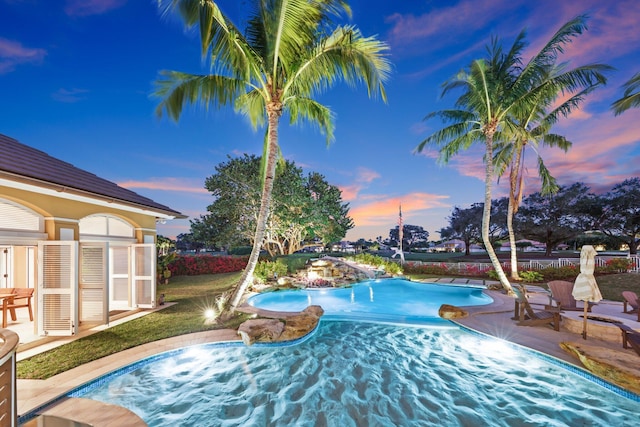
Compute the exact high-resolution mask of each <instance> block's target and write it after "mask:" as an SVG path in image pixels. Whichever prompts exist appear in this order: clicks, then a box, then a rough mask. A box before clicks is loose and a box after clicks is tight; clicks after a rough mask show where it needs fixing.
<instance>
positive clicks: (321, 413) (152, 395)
mask: <svg viewBox="0 0 640 427" xmlns="http://www.w3.org/2000/svg"><path fill="white" fill-rule="evenodd" d="M534 354H535V353H533V352H530V351H526V350H522V349H519V348H518V347H517V346H515V345H512V344H510V343H507V342H504V341H500V340H497V339H493V338H487V337H484V336H481V335H478V334H474V333H469V332H466V331H464V330H462V329H440V328H423V327H401V326H397V325H376V324H372V323H363V322H346V321H322V322H321V323H320V326H319V328H318V330H317V331H316V333H315V334H314V335H313V336H312V337H310V338H309V339H307V340H306V341H304V342H301V343H296V344H295V345H290V346H273V345H270V346H264V345H263V346H256V345H254V346H252V347H246V346H244V345H241V344H231V343H218V344H207V345H199V346H195V347H191V348H185V349H181V350H177V351H173V352H169V353H167V354H164V355H160V356H156V357H154V358H151V359H148V360H143V361H140V362H138V363H137V364H135V365H132V366H130V367H127V368H123V369H122V370H119V371H118V372H116V373H115V374H113V375H111V376H109V377H107V378H103V379H102V380H101V381H96V382H94V383H92V384H89V385H87V386H85V387H83V388H80V389H79V390H77V391H75V392H74V393H72V394H71V396H72V397H84V398H90V399H95V400H99V401H103V402H107V403H112V404H116V405H121V406H124V407H126V408H129V409H130V410H132V411H134V412H135V413H137V414H138V415H139V416H140V417H142V418H143V419H144V420H145V422H147V423H148V424H149V425H150V426H238V425H242V426H265V425H269V426H292V425H295V426H340V427H342V426H396V425H403V426H410V425H424V426H429V425H446V426H476V425H477V426H488V425H491V426H515V425H527V426H533V425H536V426H537V425H539V426H575V425H589V426H625V425H629V426H631V425H636V422H637V416H638V413H639V412H640V399H639V398H638V396H635V395H632V394H628V396H627V397H624V396H622V395H621V394H624V392H621V391H620V390H619V389H617V388H615V387H613V386H610V385H607V384H606V383H604V385H602V384H603V383H602V382H600V383H596V382H593V381H589V380H586V379H585V378H590V379H592V380H593V379H594V377H591V376H590V375H588V374H586V373H585V372H584V371H582V370H580V369H577V368H573V367H569V365H562V366H561V362H558V361H557V360H555V359H552V358H545V357H538V356H535V355H534ZM616 391H617V393H616Z"/></svg>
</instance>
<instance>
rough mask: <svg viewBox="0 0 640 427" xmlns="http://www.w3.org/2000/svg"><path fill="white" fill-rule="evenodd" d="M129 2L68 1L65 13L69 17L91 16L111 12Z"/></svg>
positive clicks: (109, 0)
mask: <svg viewBox="0 0 640 427" xmlns="http://www.w3.org/2000/svg"><path fill="white" fill-rule="evenodd" d="M126 2H127V0H67V4H66V6H65V7H64V12H65V13H66V14H67V15H69V16H91V15H100V14H102V13H106V12H109V11H111V10H114V9H117V8H119V7H121V6H122V5H124V4H125V3H126Z"/></svg>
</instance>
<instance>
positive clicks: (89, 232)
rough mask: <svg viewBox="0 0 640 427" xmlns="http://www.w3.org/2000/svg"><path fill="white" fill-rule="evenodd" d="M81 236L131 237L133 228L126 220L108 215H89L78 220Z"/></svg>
mask: <svg viewBox="0 0 640 427" xmlns="http://www.w3.org/2000/svg"><path fill="white" fill-rule="evenodd" d="M80 235H81V236H103V237H122V238H128V239H132V238H134V237H135V230H134V228H133V226H132V225H131V224H129V223H128V222H126V221H124V220H122V219H120V218H117V217H114V216H109V215H90V216H87V217H84V218H82V219H81V220H80Z"/></svg>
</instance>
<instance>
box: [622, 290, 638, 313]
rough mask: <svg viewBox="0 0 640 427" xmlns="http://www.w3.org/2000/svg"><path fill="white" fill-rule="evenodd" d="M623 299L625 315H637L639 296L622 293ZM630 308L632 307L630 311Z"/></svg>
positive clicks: (627, 292) (631, 293) (628, 292)
mask: <svg viewBox="0 0 640 427" xmlns="http://www.w3.org/2000/svg"><path fill="white" fill-rule="evenodd" d="M622 298H624V309H623V310H624V311H623V313H635V312H636V311H638V306H639V305H640V301H639V300H638V295H636V293H635V292H633V291H622ZM629 307H631V308H630V309H629Z"/></svg>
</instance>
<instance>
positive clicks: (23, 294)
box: [7, 288, 33, 322]
mask: <svg viewBox="0 0 640 427" xmlns="http://www.w3.org/2000/svg"><path fill="white" fill-rule="evenodd" d="M12 296H13V301H11V302H9V304H8V305H7V308H8V309H9V310H10V312H11V320H13V321H14V322H15V321H16V319H17V318H16V308H23V307H24V308H27V309H28V310H29V319H30V320H31V321H32V322H33V308H32V307H31V298H33V288H14V289H13V294H12Z"/></svg>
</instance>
